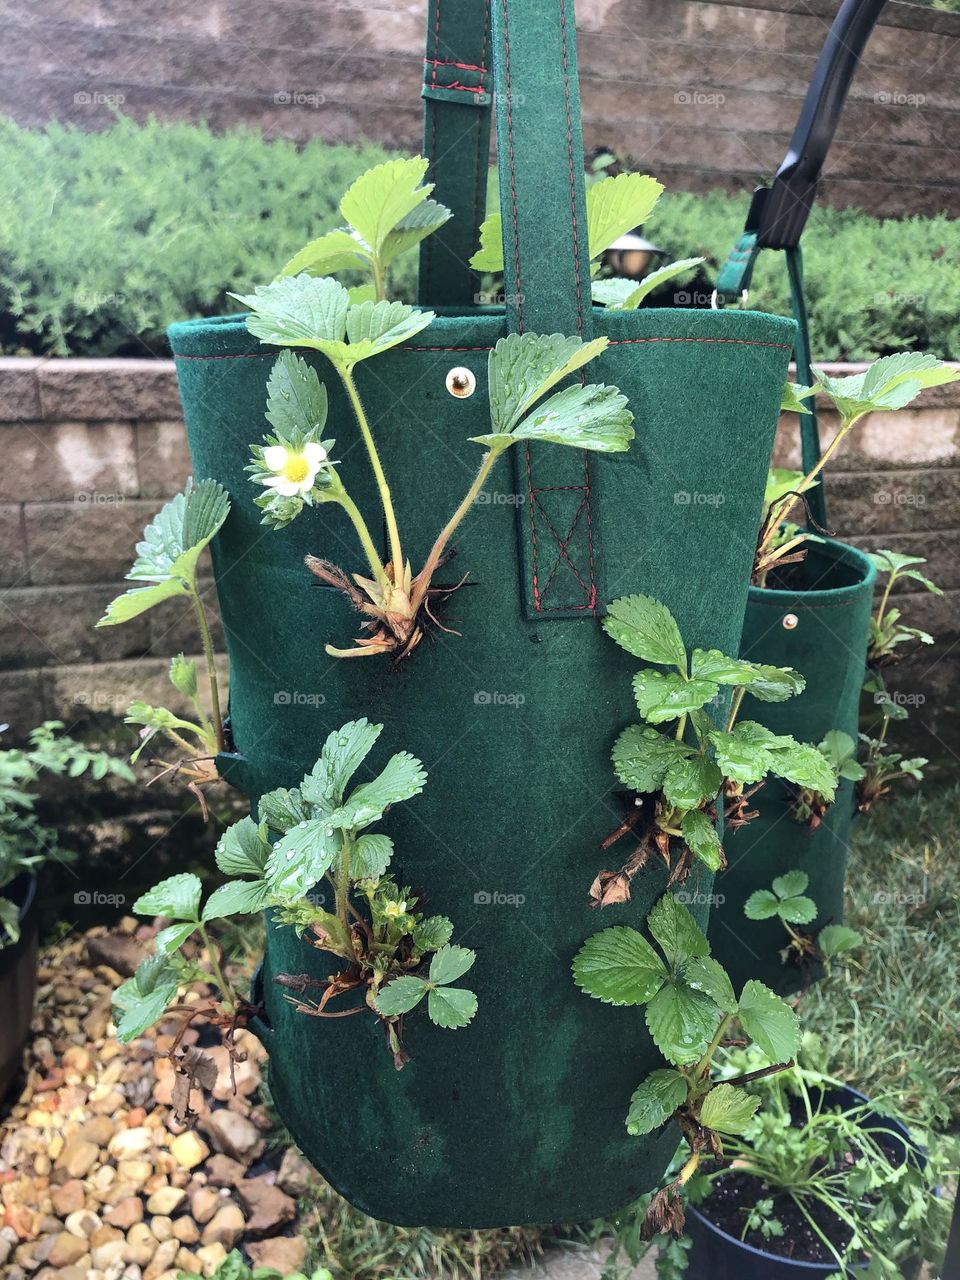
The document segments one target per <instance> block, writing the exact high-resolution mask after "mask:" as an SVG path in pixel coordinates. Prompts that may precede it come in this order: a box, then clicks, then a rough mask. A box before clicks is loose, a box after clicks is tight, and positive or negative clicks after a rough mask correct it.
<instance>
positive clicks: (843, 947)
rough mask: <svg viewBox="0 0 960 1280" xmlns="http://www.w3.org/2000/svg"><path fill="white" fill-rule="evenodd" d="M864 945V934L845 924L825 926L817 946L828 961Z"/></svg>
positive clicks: (819, 935) (818, 935)
mask: <svg viewBox="0 0 960 1280" xmlns="http://www.w3.org/2000/svg"><path fill="white" fill-rule="evenodd" d="M862 943H863V934H862V933H858V932H857V931H856V929H851V928H849V927H848V926H847V925H845V924H828V925H825V926H824V927H823V928H822V929H821V930H820V932H819V933H818V934H817V946H818V947H819V948H820V951H821V952H822V954H823V955H825V956H826V957H827V959H831V958H832V957H833V956H837V955H840V953H841V952H843V951H850V950H852V948H853V947H859V946H860V945H861V944H862Z"/></svg>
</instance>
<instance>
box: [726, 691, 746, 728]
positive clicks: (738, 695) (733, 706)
mask: <svg viewBox="0 0 960 1280" xmlns="http://www.w3.org/2000/svg"><path fill="white" fill-rule="evenodd" d="M746 692H747V689H746V685H741V686H740V688H739V689H734V691H733V697H732V698H731V699H730V714H729V716H727V733H732V732H733V726H734V724H735V722H736V719H737V716H738V715H739V714H740V707H741V705H742V703H743V695H744V694H745V693H746Z"/></svg>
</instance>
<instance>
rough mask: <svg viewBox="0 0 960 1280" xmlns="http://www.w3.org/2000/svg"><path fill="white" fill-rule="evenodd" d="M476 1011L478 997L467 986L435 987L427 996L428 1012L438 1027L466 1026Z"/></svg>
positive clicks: (452, 1028)
mask: <svg viewBox="0 0 960 1280" xmlns="http://www.w3.org/2000/svg"><path fill="white" fill-rule="evenodd" d="M476 1012H477V997H476V996H475V995H474V993H473V992H472V991H467V990H466V988H465V987H434V989H433V990H432V991H431V992H430V994H429V996H428V997H427V1013H428V1014H429V1015H430V1021H431V1022H433V1023H435V1024H436V1025H437V1026H438V1027H446V1028H447V1029H449V1030H457V1029H458V1028H460V1027H465V1026H466V1025H467V1023H469V1022H471V1021H472V1019H473V1017H474V1015H475V1014H476Z"/></svg>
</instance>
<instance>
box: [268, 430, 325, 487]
mask: <svg viewBox="0 0 960 1280" xmlns="http://www.w3.org/2000/svg"><path fill="white" fill-rule="evenodd" d="M326 460H327V451H326V449H324V447H323V445H322V444H317V443H316V442H315V441H309V442H308V443H307V444H305V445H302V446H301V448H299V449H293V448H291V447H290V446H289V445H285V444H271V445H267V447H266V448H265V449H264V451H263V464H264V466H265V467H267V468H268V469H269V470H270V471H272V472H273V475H271V476H264V477H261V483H262V484H265V485H266V486H267V488H268V489H274V490H275V491H276V492H277V493H279V494H280V495H281V497H284V498H295V497H297V496H298V495H299V494H303V493H309V492H310V490H311V489H312V488H313V485H314V481H315V480H316V478H317V472H318V471H319V470H320V468H321V467H322V466H323V464H324V463H325V462H326Z"/></svg>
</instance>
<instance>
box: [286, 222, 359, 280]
mask: <svg viewBox="0 0 960 1280" xmlns="http://www.w3.org/2000/svg"><path fill="white" fill-rule="evenodd" d="M369 262H370V249H369V247H368V246H367V245H365V244H363V243H362V242H361V241H360V240H358V239H357V238H356V237H355V236H353V235H351V234H350V232H349V231H347V230H345V229H344V228H343V227H338V228H337V230H336V231H328V232H326V234H325V235H322V236H318V237H317V239H316V240H311V241H310V243H309V244H305V245H304V246H303V248H302V249H301V250H300V252H299V253H295V254H294V255H293V257H292V258H291V259H290V261H289V262H287V263H286V264H285V265H284V266H283V267H282V268H281V271H280V275H281V276H296V275H299V274H300V273H301V272H302V271H305V272H306V273H307V274H308V275H311V276H329V275H333V274H334V273H335V272H337V271H349V270H350V269H351V268H353V267H363V266H366V265H367V264H368V263H369Z"/></svg>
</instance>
